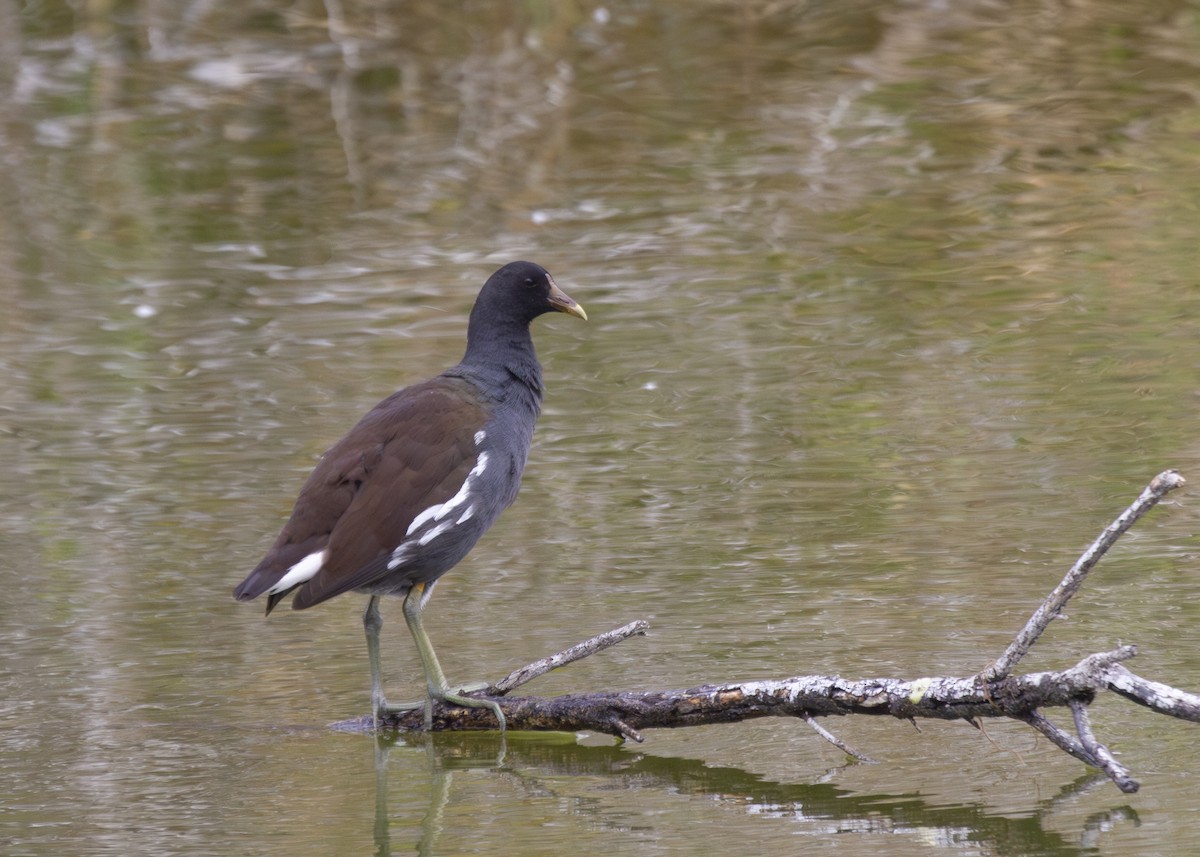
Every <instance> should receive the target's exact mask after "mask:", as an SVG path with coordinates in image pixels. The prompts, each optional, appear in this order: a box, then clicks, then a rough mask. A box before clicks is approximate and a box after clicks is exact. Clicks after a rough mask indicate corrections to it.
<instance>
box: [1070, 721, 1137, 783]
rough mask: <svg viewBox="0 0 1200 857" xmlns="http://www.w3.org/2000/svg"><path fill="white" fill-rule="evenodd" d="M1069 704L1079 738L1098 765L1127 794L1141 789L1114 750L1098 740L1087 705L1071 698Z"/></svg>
mask: <svg viewBox="0 0 1200 857" xmlns="http://www.w3.org/2000/svg"><path fill="white" fill-rule="evenodd" d="M1067 705H1068V706H1069V707H1070V709H1071V714H1073V715H1074V716H1075V731H1076V732H1077V733H1078V734H1079V740H1080V742H1081V743H1082V744H1083V748H1084V749H1085V750H1087V752H1088V755H1090V756H1091V757H1092V758H1093V759H1095V760H1096V767H1098V768H1099V769H1100V770H1102V771H1104V773H1106V774H1108V778H1109V779H1110V780H1112V781H1113V782H1114V783H1116V784H1117V788H1119V789H1120V790H1121V791H1123V792H1124V793H1125V794H1127V795H1128V794H1133V793H1134V792H1136V791H1137V790H1138V789H1140V788H1141V784H1139V783H1138V781H1137V780H1135V779H1134V778H1133V777H1132V776H1130V774H1129V769H1128V768H1126V767H1125V766H1124V765H1122V764H1121V763H1120V762H1118V761H1117V760H1116V757H1114V756H1113V754H1112V751H1111V750H1109V749H1108V748H1107V747H1105V746H1104V745H1103V744H1101V743H1100V741H1099V740H1097V738H1096V733H1095V732H1093V731H1092V724H1091V720H1090V719H1089V718H1088V712H1087V705H1086V704H1085V703H1083V702H1080V701H1079V700H1071V701H1070V702H1069V703H1067Z"/></svg>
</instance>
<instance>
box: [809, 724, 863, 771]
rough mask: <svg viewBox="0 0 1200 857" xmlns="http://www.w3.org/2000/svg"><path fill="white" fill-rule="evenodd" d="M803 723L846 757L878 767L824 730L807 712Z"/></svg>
mask: <svg viewBox="0 0 1200 857" xmlns="http://www.w3.org/2000/svg"><path fill="white" fill-rule="evenodd" d="M804 722H805V723H807V724H808V725H809V726H811V727H812V730H813V731H814V732H816V733H817V734H818V735H820V736H821V737H822V738H824V739H825V740H826V741H828V742H829V743H830V744H832V745H833V746H835V747H837V748H838V749H839V750H841V751H842V752H843V753H845V754H846V755H847V756H850V757H852V758H854V759H857V760H858V761H860V762H866V763H867V764H868V765H878V764H879V763H878V762H877V761H875V760H874V759H872V758H871V757H870V756H868V755H866V754H865V753H860V752H858V751H857V750H855V749H854V748H853V747H851V746H850V745H849V744H847V743H846V742H845V741H843V740H842V739H841V738H839V737H837V736H836V735H834V734H833V733H832V732H830V731H829V730H828V729H826V728H825V727H824V726H822V725H821V724H820V723H818V722H817V720H816V718H815V717H813V716H812V715H811V714H808V713H807V712H805V714H804Z"/></svg>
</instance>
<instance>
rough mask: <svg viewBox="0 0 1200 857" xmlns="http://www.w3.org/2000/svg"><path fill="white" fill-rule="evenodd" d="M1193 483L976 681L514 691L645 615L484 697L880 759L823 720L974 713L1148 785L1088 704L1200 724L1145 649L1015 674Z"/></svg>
mask: <svg viewBox="0 0 1200 857" xmlns="http://www.w3.org/2000/svg"><path fill="white" fill-rule="evenodd" d="M1183 484H1184V480H1183V477H1181V476H1180V475H1179V474H1178V473H1176V472H1175V471H1173V470H1168V471H1165V472H1163V473H1160V474H1159V475H1158V476H1156V477H1155V478H1154V480H1152V481H1151V483H1150V485H1149V486H1147V488H1146V490H1145V491H1143V492H1142V494H1141V496H1139V497H1138V499H1137V500H1136V501H1135V502H1134V503H1133V504H1132V505H1131V506H1130V507H1129V508H1128V509H1126V510H1125V511H1124V512H1122V513H1121V515H1120V516H1118V517H1117V519H1116V520H1115V521H1113V523H1112V524H1110V525H1109V526H1108V527H1106V528H1105V530H1104V532H1103V533H1101V535H1100V536H1099V537H1098V538H1097V539H1096V541H1095V542H1093V543H1092V545H1090V546H1089V547H1088V549H1087V550H1086V551H1085V552H1084V553H1083V555H1082V556H1081V557H1080V558H1079V560H1078V561H1077V562H1076V563H1075V565H1074V566H1072V568H1071V570H1070V571H1069V572H1068V573H1067V576H1066V577H1065V578H1064V579H1063V581H1062V582H1061V583H1059V585H1058V586H1057V587H1056V588H1055V589H1054V591H1053V592H1051V593H1050V595H1049V596H1048V597H1047V598H1046V600H1045V601H1044V602H1043V603H1042V605H1041V606H1040V607H1039V608H1038V609H1037V610H1036V611H1035V612H1034V614H1033V616H1031V617H1030V619H1029V621H1028V622H1027V623H1026V625H1025V627H1024V628H1022V629H1021V632H1020V633H1019V634H1018V635H1017V636H1016V638H1014V640H1013V642H1012V643H1011V644H1010V645H1009V646H1008V648H1007V649H1006V650H1005V652H1004V653H1003V654H1002V655H1001V657H1000V658H998V659H997V660H996V661H995V662H994V663H993V664H992V665H991V666H990V667H989V668H988V669H986V670H984V671H983V672H982V673H980V674H978V675H974V676H969V677H965V678H954V677H927V678H917V679H900V678H871V679H856V680H855V679H846V678H843V677H841V676H826V675H809V676H795V677H792V678H784V679H772V680H754V681H741V682H726V683H721V684H706V685H701V686H698V687H692V688H687V689H682V690H653V691H638V692H618V691H599V692H591V693H578V694H568V695H564V696H556V697H549V698H546V697H536V696H525V697H506V696H505V694H507V693H508V692H509V691H510V690H512V689H513V688H516V687H518V686H520V685H522V684H525V683H527V682H528V681H530V680H532V679H533V678H536V677H538V676H540V675H544V674H545V673H547V672H549V671H550V670H553V669H557V668H558V667H560V666H563V665H564V664H567V663H570V662H571V661H574V660H578V659H579V658H582V657H586V656H587V655H589V654H593V653H595V652H597V651H601V650H603V649H605V648H608V647H609V646H612V645H615V644H616V643H617V642H620V641H621V640H624V639H627V638H628V637H630V636H633V635H637V634H644V633H645V630H646V628H647V625H646V623H645V622H640V621H639V622H632V623H630V624H628V625H625V626H623V627H622V628H617V629H615V630H613V631H609V632H606V633H605V634H600V635H598V636H596V637H593V638H592V639H590V640H587V641H585V642H583V643H580V644H578V645H576V646H572V647H571V648H569V649H566V650H564V651H562V652H559V653H558V654H556V655H551V656H550V657H548V658H542V659H540V660H538V661H535V662H534V663H532V664H529V665H528V666H526V667H522V668H521V669H519V670H516V671H514V672H513V673H511V674H510V675H509V676H507V677H506V678H504V679H502V680H501V681H499V682H496V684H495V685H493V686H492V687H490V688H488V689H487V690H486V691H485V692H483V693H481V694H479V695H481V696H483V695H490V698H492V699H494V700H495V701H496V702H497V704H499V706H500V708H501V709H502V710H503V712H504V715H505V717H506V718H507V720H508V728H509V729H514V730H537V731H591V732H600V733H606V734H609V735H614V736H616V737H618V738H620V739H622V740H626V739H627V740H632V741H642V740H643V738H642V734H641V730H645V729H670V728H684V727H689V726H703V725H709V724H715V723H735V722H740V721H743V720H752V719H757V718H762V717H794V718H798V719H801V720H804V721H805V722H807V723H809V724H810V725H812V726H813V728H814V729H816V730H817V732H818V734H820V735H821V736H822V737H823V738H825V739H826V740H828V741H830V743H832V744H834V745H835V746H837V747H839V748H840V749H842V750H843V751H845V752H846V753H848V754H850V755H852V756H854V757H856V758H859V759H862V760H864V761H868V759H867V757H866V756H863V755H862V754H861V753H858V752H856V751H854V750H851V749H850V748H848V747H847V746H846V745H845V744H844V743H842V742H841V741H840V740H839V739H838V738H837V737H836V736H834V735H832V734H831V733H830V732H828V731H827V730H825V729H824V728H823V727H821V726H819V725H818V724H817V723H816V718H820V717H835V716H836V717H842V716H849V715H876V716H888V717H895V718H901V719H907V720H913V721H914V722H915V720H916V719H917V718H933V719H938V720H965V721H967V722H968V723H971V724H972V725H978V723H977V720H978V719H979V718H985V717H1007V718H1010V719H1013V720H1018V721H1020V722H1022V723H1025V724H1027V725H1029V726H1030V727H1032V728H1033V729H1035V730H1037V731H1038V732H1039V733H1041V734H1042V735H1045V736H1046V738H1048V739H1049V740H1050V741H1051V742H1052V743H1053V744H1054V745H1055V746H1056V747H1058V748H1059V749H1061V750H1063V752H1065V753H1068V754H1069V755H1071V756H1072V757H1074V758H1076V759H1078V760H1080V761H1082V762H1084V763H1085V764H1087V765H1091V766H1093V767H1096V768H1098V769H1100V770H1101V771H1103V772H1104V773H1105V774H1106V775H1107V776H1108V777H1109V779H1111V780H1112V781H1113V782H1114V783H1115V784H1116V785H1117V787H1118V788H1120V789H1121V790H1122V791H1124V792H1134V791H1137V789H1138V783H1137V781H1136V780H1134V779H1133V778H1132V776H1131V775H1130V773H1129V771H1128V770H1127V769H1126V768H1125V767H1124V766H1123V765H1121V764H1120V763H1119V762H1117V760H1116V759H1115V757H1114V756H1113V754H1112V752H1111V751H1110V750H1109V749H1108V748H1107V747H1106V746H1105V745H1104V744H1103V743H1102V742H1101V741H1100V740H1099V739H1098V738H1097V737H1096V735H1095V733H1094V732H1093V730H1092V727H1091V723H1090V719H1089V717H1088V710H1087V709H1088V706H1089V705H1090V704H1091V703H1092V702H1093V700H1094V699H1095V697H1096V696H1097V694H1099V693H1102V692H1104V691H1108V690H1111V691H1114V692H1115V693H1117V694H1118V695H1120V696H1121V697H1123V698H1125V699H1129V700H1131V701H1133V702H1136V703H1138V704H1139V705H1143V706H1145V707H1147V708H1149V709H1151V710H1152V711H1155V712H1157V713H1160V714H1164V715H1167V716H1169V717H1174V718H1177V719H1181V720H1190V721H1194V722H1195V721H1200V696H1197V695H1195V694H1191V693H1188V692H1186V691H1183V690H1180V689H1178V688H1175V687H1171V686H1170V685H1166V684H1161V683H1159V682H1154V681H1150V680H1148V679H1144V678H1141V677H1139V676H1137V675H1135V674H1134V673H1132V672H1130V671H1129V670H1128V669H1126V668H1125V666H1124V665H1123V662H1124V661H1127V660H1129V659H1130V658H1132V657H1134V656H1135V655H1136V654H1137V649H1136V648H1135V647H1133V646H1128V645H1126V646H1120V647H1118V648H1116V649H1113V650H1111V651H1107V652H1097V653H1095V654H1091V655H1088V656H1087V657H1085V658H1083V659H1082V660H1081V661H1079V663H1077V664H1075V665H1074V666H1072V667H1069V668H1067V669H1064V670H1058V671H1050V672H1039V673H1028V674H1025V675H1012V674H1011V673H1012V670H1013V669H1014V667H1015V666H1016V664H1017V663H1018V662H1019V661H1020V660H1021V658H1023V657H1024V656H1025V655H1026V654H1027V653H1028V652H1029V650H1030V648H1031V647H1032V646H1033V645H1034V643H1036V641H1037V639H1038V638H1039V637H1040V636H1041V634H1042V632H1044V631H1045V629H1046V627H1047V626H1048V625H1049V624H1050V623H1051V622H1052V621H1053V620H1054V618H1055V617H1057V616H1058V615H1059V614H1060V613H1061V612H1062V610H1063V608H1064V607H1065V606H1066V603H1067V601H1068V600H1069V599H1070V598H1071V596H1072V595H1074V594H1075V593H1076V592H1077V591H1078V590H1079V587H1080V586H1081V585H1082V583H1083V581H1084V579H1085V578H1086V576H1087V574H1088V572H1089V571H1090V570H1091V569H1092V568H1093V567H1094V566H1095V565H1096V563H1097V562H1098V561H1099V559H1100V558H1101V557H1102V556H1103V555H1104V554H1105V553H1106V552H1107V551H1108V549H1109V548H1110V547H1112V545H1113V544H1114V543H1115V542H1116V540H1117V539H1118V538H1119V537H1120V536H1121V534H1122V533H1124V532H1125V531H1126V530H1128V529H1129V527H1131V526H1132V525H1133V524H1134V523H1135V522H1136V521H1137V520H1138V519H1139V518H1141V517H1142V516H1143V515H1144V514H1145V513H1146V512H1147V511H1149V509H1151V508H1152V507H1153V506H1154V505H1155V504H1157V503H1158V502H1159V500H1161V499H1162V498H1163V497H1164V496H1165V495H1166V494H1167V493H1168V492H1170V491H1173V490H1175V489H1176V488H1178V487H1180V486H1182V485H1183ZM1052 708H1066V709H1068V710H1069V711H1070V712H1071V715H1072V721H1073V725H1074V734H1073V735H1072V734H1071V733H1070V732H1068V731H1066V730H1064V729H1062V728H1061V727H1059V726H1056V725H1055V724H1054V723H1052V722H1051V721H1049V720H1048V719H1046V717H1045V715H1044V714H1043V711H1044V710H1045V709H1052ZM337 725H338V727H339V728H342V729H355V730H362V731H370V729H371V728H372V720H371V718H370V717H365V718H361V719H358V720H353V721H346V722H343V723H341V724H337ZM421 725H422V723H421V712H420V711H413V712H401V713H398V714H394V715H390V716H389V717H387V718H384V719H383V721H382V723H381V726H382V727H383V728H387V729H405V730H410V729H420V728H421ZM495 725H496V722H495V718H494V717H493V716H492V714H491V712H490V711H488V710H486V709H478V708H457V707H446V706H442V705H438V706H436V707H435V710H434V720H433V728H434V730H435V731H436V730H464V729H494V728H495Z"/></svg>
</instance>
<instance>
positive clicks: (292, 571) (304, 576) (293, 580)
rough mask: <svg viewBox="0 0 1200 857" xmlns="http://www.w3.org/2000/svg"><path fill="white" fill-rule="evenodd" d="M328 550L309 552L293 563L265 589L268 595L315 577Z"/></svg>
mask: <svg viewBox="0 0 1200 857" xmlns="http://www.w3.org/2000/svg"><path fill="white" fill-rule="evenodd" d="M327 553H328V551H317V552H316V553H310V554H309V555H308V556H306V557H305V558H304V559H302V560H300V561H299V562H298V563H296V564H295V565H293V566H292V567H291V568H289V569H288V570H287V574H285V575H284V576H283V577H281V578H279V582H278V583H276V584H275V585H274V586H272V587H271V588H270V589H268V590H267V594H268V595H274V594H275V593H276V592H283V591H285V590H287V589H291V588H292V587H293V586H299V585H300V584H301V583H303V582H304V581H306V580H309V579H311V578H312V577H315V576H316V574H317V572H318V571H320V570H321V566H323V565H324V564H325V555H326V554H327Z"/></svg>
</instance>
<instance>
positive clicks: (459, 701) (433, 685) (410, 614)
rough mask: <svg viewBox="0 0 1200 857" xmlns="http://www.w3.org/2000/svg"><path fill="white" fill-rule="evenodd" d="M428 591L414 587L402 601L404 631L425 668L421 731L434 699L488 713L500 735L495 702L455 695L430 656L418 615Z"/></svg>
mask: <svg viewBox="0 0 1200 857" xmlns="http://www.w3.org/2000/svg"><path fill="white" fill-rule="evenodd" d="M432 589H433V587H432V585H430V584H427V583H417V584H414V585H413V588H412V589H410V590H409V591H408V595H406V596H405V597H404V621H405V622H407V623H408V630H409V632H411V633H412V636H413V640H414V642H416V644H417V652H418V653H419V654H420V656H421V664H422V665H423V666H424V667H425V682H426V685H427V686H428V688H429V701H428V702H427V703H426V705H425V730H426V731H429V730H431V729H432V728H433V700H435V699H436V700H438V701H440V702H444V703H449V704H450V705H461V706H462V707H464V708H488V709H491V712H492V714H494V715H495V716H496V720H497V722H498V723H499V724H500V731H501V732H502V733H503V732H504V730H505V728H506V727H507V726H508V723H507V721H506V720H505V719H504V712H503V711H501V710H500V706H499V705H498V704H497V703H496V702H494V701H492V700H490V699H475V698H473V697H470V696H464V695H463V694H462V693H461V691H462V688H458V690H457V691H456V690H451V689H450V685H449V683H448V682H447V681H446V676H445V674H444V673H443V672H442V667H441V664H439V663H438V659H437V655H435V654H434V652H433V643H431V642H430V641H429V635H428V634H426V633H425V628H424V626H423V625H422V624H421V611H423V610H424V609H425V602H426V601H428V600H429V595H430V593H431V592H432Z"/></svg>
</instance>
